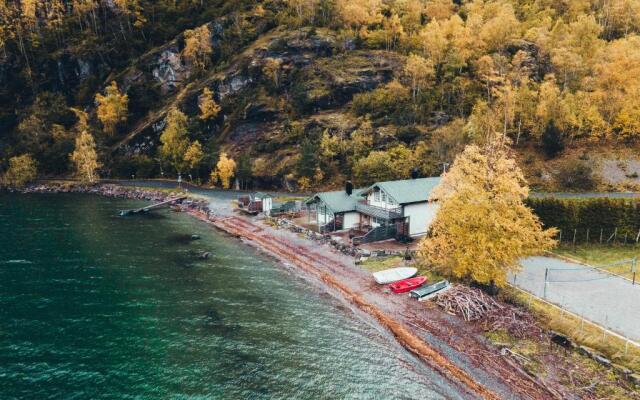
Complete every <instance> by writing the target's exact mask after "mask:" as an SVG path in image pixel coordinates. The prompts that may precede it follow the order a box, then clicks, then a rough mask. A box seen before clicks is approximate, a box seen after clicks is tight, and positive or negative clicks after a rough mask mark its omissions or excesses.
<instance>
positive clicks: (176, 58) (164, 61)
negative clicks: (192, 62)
mask: <svg viewBox="0 0 640 400" xmlns="http://www.w3.org/2000/svg"><path fill="white" fill-rule="evenodd" d="M189 73H190V71H189V69H188V68H187V67H186V66H185V65H184V64H183V63H182V57H180V51H179V49H178V47H177V46H171V47H169V48H168V49H166V50H164V51H163V52H162V53H161V54H160V57H159V58H158V60H157V62H156V67H155V68H153V71H152V74H153V78H154V79H155V80H156V81H158V82H159V83H160V88H161V91H162V93H167V92H169V91H171V90H173V89H175V88H176V86H177V84H178V83H179V82H181V81H182V80H184V79H186V78H188V77H189Z"/></svg>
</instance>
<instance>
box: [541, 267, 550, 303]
mask: <svg viewBox="0 0 640 400" xmlns="http://www.w3.org/2000/svg"><path fill="white" fill-rule="evenodd" d="M548 279H549V268H545V269H544V289H543V290H544V292H543V293H542V297H543V298H545V299H546V298H547V285H548V284H549V280H548Z"/></svg>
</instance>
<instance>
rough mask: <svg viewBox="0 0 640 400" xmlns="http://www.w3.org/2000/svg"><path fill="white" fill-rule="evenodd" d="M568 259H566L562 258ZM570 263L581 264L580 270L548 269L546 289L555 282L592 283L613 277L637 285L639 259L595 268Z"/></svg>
mask: <svg viewBox="0 0 640 400" xmlns="http://www.w3.org/2000/svg"><path fill="white" fill-rule="evenodd" d="M562 258H565V259H567V258H566V257H562ZM567 260H568V261H569V262H572V263H578V264H581V265H582V267H579V268H546V269H545V275H544V282H545V287H546V286H547V284H548V283H553V282H590V281H598V280H604V279H609V278H611V277H613V276H616V277H619V278H623V279H626V280H628V281H630V282H631V284H632V285H635V284H636V274H637V270H638V259H637V258H635V257H634V258H629V259H626V260H621V261H617V262H613V263H609V264H604V265H599V266H593V265H589V264H585V263H582V262H579V261H575V260H572V259H567Z"/></svg>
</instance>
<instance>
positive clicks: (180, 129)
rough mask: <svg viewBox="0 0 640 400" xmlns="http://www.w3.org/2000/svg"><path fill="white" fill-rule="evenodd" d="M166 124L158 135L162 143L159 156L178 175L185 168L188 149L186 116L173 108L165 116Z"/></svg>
mask: <svg viewBox="0 0 640 400" xmlns="http://www.w3.org/2000/svg"><path fill="white" fill-rule="evenodd" d="M166 123H167V125H166V127H165V128H164V131H163V132H162V135H160V142H162V146H160V156H161V157H162V158H163V159H164V160H166V161H167V162H168V163H169V164H171V165H172V166H173V167H174V168H175V169H176V172H178V174H180V173H182V172H184V170H185V168H187V165H186V163H185V159H184V156H185V153H186V152H187V150H188V148H189V137H188V136H187V123H188V121H187V116H186V115H184V113H183V112H182V111H180V110H178V109H177V108H173V109H171V111H169V113H168V114H167V118H166Z"/></svg>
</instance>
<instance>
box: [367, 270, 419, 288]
mask: <svg viewBox="0 0 640 400" xmlns="http://www.w3.org/2000/svg"><path fill="white" fill-rule="evenodd" d="M417 273H418V269H417V268H413V267H399V268H391V269H385V270H384V271H379V272H374V273H373V279H375V280H376V282H378V283H379V284H381V285H386V284H388V283H393V282H397V281H401V280H403V279H407V278H411V277H413V276H415V275H416V274H417Z"/></svg>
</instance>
